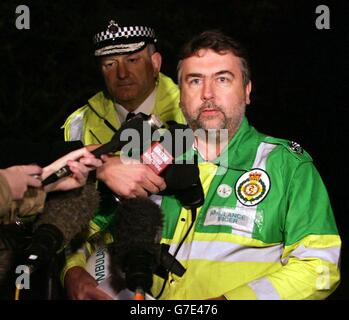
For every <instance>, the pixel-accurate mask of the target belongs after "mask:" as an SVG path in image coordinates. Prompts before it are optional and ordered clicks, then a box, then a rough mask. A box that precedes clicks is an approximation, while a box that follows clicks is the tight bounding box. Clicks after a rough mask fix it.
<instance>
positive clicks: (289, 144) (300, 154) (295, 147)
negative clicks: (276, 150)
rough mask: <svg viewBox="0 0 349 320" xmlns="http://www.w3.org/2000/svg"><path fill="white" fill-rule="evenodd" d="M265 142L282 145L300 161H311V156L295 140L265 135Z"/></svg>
mask: <svg viewBox="0 0 349 320" xmlns="http://www.w3.org/2000/svg"><path fill="white" fill-rule="evenodd" d="M264 140H265V142H268V143H273V144H278V145H282V146H283V147H284V148H285V149H287V151H288V152H290V153H291V154H292V155H293V156H294V157H295V158H297V159H298V160H301V161H313V158H312V157H311V156H310V154H309V153H308V152H306V151H305V150H304V149H303V147H302V146H301V145H300V144H299V143H297V142H295V141H289V140H285V139H279V138H273V137H266V138H265V139H264Z"/></svg>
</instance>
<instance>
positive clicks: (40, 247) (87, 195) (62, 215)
mask: <svg viewBox="0 0 349 320" xmlns="http://www.w3.org/2000/svg"><path fill="white" fill-rule="evenodd" d="M98 206H99V193H98V191H97V190H96V187H95V185H94V183H88V184H86V185H85V186H84V187H82V188H80V189H75V190H70V191H66V192H56V193H54V194H52V195H50V197H49V198H48V199H47V200H46V203H45V208H44V212H43V213H42V214H41V215H40V216H39V218H38V220H37V222H36V223H35V224H34V227H33V229H34V231H33V235H32V241H31V243H30V245H29V246H28V247H27V248H26V249H25V250H24V263H22V264H23V265H27V266H28V267H29V269H30V271H31V272H33V271H35V270H37V269H39V268H40V266H42V265H43V264H45V263H47V262H49V261H50V259H51V258H53V257H54V255H55V254H56V253H57V251H59V250H60V249H62V248H63V247H64V246H65V245H67V244H68V243H69V242H70V241H71V240H73V238H74V237H75V236H76V235H78V234H79V233H80V232H81V231H82V230H84V228H85V227H87V225H88V223H89V221H90V220H91V219H92V218H93V215H94V213H95V211H96V210H97V208H98Z"/></svg>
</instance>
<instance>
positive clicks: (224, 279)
mask: <svg viewBox="0 0 349 320" xmlns="http://www.w3.org/2000/svg"><path fill="white" fill-rule="evenodd" d="M199 168H200V178H201V181H202V184H203V187H204V191H205V203H204V205H203V206H202V207H201V208H200V209H199V210H198V216H197V218H196V220H195V225H194V228H193V229H192V231H191V232H190V234H189V236H188V237H187V239H186V240H185V242H184V244H183V246H182V247H181V249H180V250H179V252H178V254H177V256H176V258H177V259H178V260H179V261H180V262H181V263H182V265H183V266H184V267H185V268H186V269H187V270H186V272H185V274H184V275H183V277H181V278H180V277H178V276H176V275H173V274H170V276H169V279H168V281H167V282H166V287H165V290H164V293H163V294H162V296H161V299H207V298H213V297H217V296H221V295H224V296H225V297H226V298H227V299H268V300H269V299H323V298H325V297H327V296H328V295H329V294H330V293H332V292H333V291H334V290H335V288H336V287H337V285H338V283H339V278H340V275H339V269H338V261H339V255H340V246H341V240H340V237H339V235H338V231H337V228H336V223H335V219H334V216H333V212H332V209H331V205H330V202H329V198H328V195H327V192H326V189H325V186H324V184H323V182H322V180H321V178H320V175H319V173H318V172H317V170H316V168H315V167H314V165H313V163H312V159H311V157H310V156H309V154H307V153H306V151H304V150H303V149H302V148H301V147H300V146H299V145H297V144H296V143H290V142H288V141H285V140H282V139H275V138H271V137H267V136H265V135H262V134H260V133H258V132H257V131H256V130H255V129H254V128H252V127H250V126H249V125H248V122H247V119H244V121H243V123H242V125H241V126H240V128H239V130H238V132H237V133H236V135H235V136H234V137H233V139H232V140H231V141H230V143H229V146H228V149H227V151H225V152H223V153H222V154H221V155H220V158H219V159H217V161H216V163H215V164H213V163H208V162H206V163H205V162H203V163H201V164H199ZM162 209H163V211H164V213H165V225H164V228H163V234H162V236H163V239H162V242H165V243H168V244H170V245H171V247H170V252H171V253H174V252H175V250H176V248H177V246H178V244H179V243H180V242H181V240H182V238H183V236H184V234H185V233H186V231H187V230H188V227H189V224H190V222H191V214H190V212H189V211H188V210H185V209H181V208H180V206H179V204H178V202H177V200H176V199H174V198H168V197H167V198H164V199H163V200H162ZM162 284H163V280H162V279H160V278H159V277H155V278H154V285H153V289H152V293H153V295H154V296H156V295H157V294H158V293H159V292H160V290H161V287H162Z"/></svg>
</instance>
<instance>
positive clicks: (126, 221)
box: [110, 198, 163, 292]
mask: <svg viewBox="0 0 349 320" xmlns="http://www.w3.org/2000/svg"><path fill="white" fill-rule="evenodd" d="M162 224H163V216H162V212H161V209H160V207H159V206H158V205H157V204H155V203H154V202H153V201H151V200H150V199H148V198H134V199H126V200H122V201H121V202H120V203H119V207H118V211H117V213H116V217H115V230H114V232H113V236H114V238H115V242H114V243H113V245H112V250H111V253H112V255H111V266H110V268H111V273H112V274H113V275H114V274H118V273H120V269H121V271H122V272H124V273H125V279H126V287H127V288H128V289H130V290H131V291H136V290H138V289H141V290H142V291H143V292H150V289H151V286H152V284H153V273H154V272H155V269H156V267H157V266H158V265H159V262H160V244H159V243H160V239H161V229H162Z"/></svg>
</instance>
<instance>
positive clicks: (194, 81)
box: [189, 78, 202, 85]
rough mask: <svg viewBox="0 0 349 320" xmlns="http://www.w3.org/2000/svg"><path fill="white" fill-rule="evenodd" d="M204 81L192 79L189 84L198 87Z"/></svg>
mask: <svg viewBox="0 0 349 320" xmlns="http://www.w3.org/2000/svg"><path fill="white" fill-rule="evenodd" d="M201 82H202V81H201V79H200V78H193V79H190V80H189V84H191V85H198V84H200V83H201Z"/></svg>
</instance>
